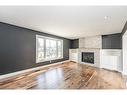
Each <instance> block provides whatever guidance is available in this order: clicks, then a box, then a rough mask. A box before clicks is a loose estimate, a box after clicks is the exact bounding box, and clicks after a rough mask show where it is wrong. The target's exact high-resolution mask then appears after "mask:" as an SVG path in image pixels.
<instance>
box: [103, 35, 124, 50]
mask: <svg viewBox="0 0 127 95" xmlns="http://www.w3.org/2000/svg"><path fill="white" fill-rule="evenodd" d="M102 49H122V36H121V33H117V34H110V35H102Z"/></svg>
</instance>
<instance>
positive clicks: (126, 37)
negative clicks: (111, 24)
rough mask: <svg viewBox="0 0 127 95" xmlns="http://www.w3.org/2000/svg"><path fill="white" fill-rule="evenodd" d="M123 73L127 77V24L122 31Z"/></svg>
mask: <svg viewBox="0 0 127 95" xmlns="http://www.w3.org/2000/svg"><path fill="white" fill-rule="evenodd" d="M122 48H123V73H124V74H126V75H127V22H126V24H125V26H124V28H123V31H122Z"/></svg>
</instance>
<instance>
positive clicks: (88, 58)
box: [81, 52, 94, 64]
mask: <svg viewBox="0 0 127 95" xmlns="http://www.w3.org/2000/svg"><path fill="white" fill-rule="evenodd" d="M81 54H82V55H81V57H82V58H81V59H82V62H87V63H91V64H94V52H82V53H81Z"/></svg>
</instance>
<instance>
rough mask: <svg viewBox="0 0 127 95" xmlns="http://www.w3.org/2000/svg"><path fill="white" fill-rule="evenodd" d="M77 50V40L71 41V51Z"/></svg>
mask: <svg viewBox="0 0 127 95" xmlns="http://www.w3.org/2000/svg"><path fill="white" fill-rule="evenodd" d="M76 48H79V39H74V40H71V49H76Z"/></svg>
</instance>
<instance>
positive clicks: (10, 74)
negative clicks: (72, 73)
mask: <svg viewBox="0 0 127 95" xmlns="http://www.w3.org/2000/svg"><path fill="white" fill-rule="evenodd" d="M65 62H69V60H65V61H61V62H57V63H53V64H49V65H45V66H39V67H35V68H30V69H26V70H21V71H17V72H13V73H9V74H4V75H0V80H1V79H6V78H9V77H12V76H16V75H18V74H22V73H26V72H30V71H34V70H38V69H41V68H44V67H48V66H51V65H57V64H62V63H65Z"/></svg>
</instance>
